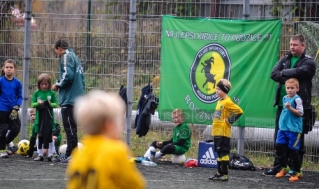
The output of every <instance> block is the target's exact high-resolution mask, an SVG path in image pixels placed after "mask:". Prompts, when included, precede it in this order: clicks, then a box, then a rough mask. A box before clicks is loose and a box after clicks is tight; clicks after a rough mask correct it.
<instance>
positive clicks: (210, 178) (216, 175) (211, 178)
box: [208, 172, 220, 180]
mask: <svg viewBox="0 0 319 189" xmlns="http://www.w3.org/2000/svg"><path fill="white" fill-rule="evenodd" d="M219 176H220V174H219V173H218V172H217V173H216V174H215V175H214V176H212V177H209V178H208V180H214V179H215V178H217V177H219Z"/></svg>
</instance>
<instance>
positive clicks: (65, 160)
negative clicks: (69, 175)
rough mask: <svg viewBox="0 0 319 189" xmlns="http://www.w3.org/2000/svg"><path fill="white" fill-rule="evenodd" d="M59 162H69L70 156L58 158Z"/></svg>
mask: <svg viewBox="0 0 319 189" xmlns="http://www.w3.org/2000/svg"><path fill="white" fill-rule="evenodd" d="M60 162H61V163H69V162H71V156H63V157H61V158H60Z"/></svg>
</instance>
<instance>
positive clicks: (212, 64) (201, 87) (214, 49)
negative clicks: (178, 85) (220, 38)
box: [190, 43, 231, 103]
mask: <svg viewBox="0 0 319 189" xmlns="http://www.w3.org/2000/svg"><path fill="white" fill-rule="evenodd" d="M230 68H231V64H230V59H229V55H228V52H227V50H226V49H225V48H224V47H223V46H222V45H220V44H217V43H211V44H208V45H206V46H204V47H203V48H202V49H200V50H199V51H198V52H197V54H196V57H195V59H194V62H193V64H192V67H191V71H190V81H191V84H192V89H193V92H194V93H195V95H196V96H197V98H198V99H199V100H201V101H202V102H204V103H214V102H216V101H217V100H218V99H219V97H218V95H217V94H216V84H217V82H218V81H219V80H220V79H228V80H229V78H230Z"/></svg>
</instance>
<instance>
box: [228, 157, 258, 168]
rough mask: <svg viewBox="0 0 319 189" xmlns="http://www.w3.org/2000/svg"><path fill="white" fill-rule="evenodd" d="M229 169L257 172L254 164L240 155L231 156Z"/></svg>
mask: <svg viewBox="0 0 319 189" xmlns="http://www.w3.org/2000/svg"><path fill="white" fill-rule="evenodd" d="M229 168H230V169H240V170H251V171H256V168H255V167H254V164H253V163H252V162H251V161H250V160H249V159H248V158H246V157H245V156H242V155H239V154H231V155H230V158H229Z"/></svg>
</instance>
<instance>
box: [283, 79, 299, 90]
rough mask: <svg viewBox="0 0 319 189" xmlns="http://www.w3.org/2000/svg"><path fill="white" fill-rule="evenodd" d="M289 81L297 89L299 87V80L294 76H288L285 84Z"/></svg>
mask: <svg viewBox="0 0 319 189" xmlns="http://www.w3.org/2000/svg"><path fill="white" fill-rule="evenodd" d="M287 83H289V84H292V85H295V86H296V87H297V89H299V81H298V80H297V79H296V78H290V79H288V80H287V81H286V82H285V85H286V84H287Z"/></svg>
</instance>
